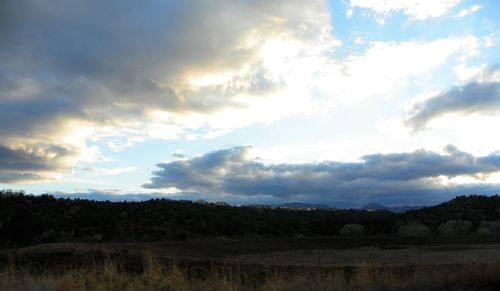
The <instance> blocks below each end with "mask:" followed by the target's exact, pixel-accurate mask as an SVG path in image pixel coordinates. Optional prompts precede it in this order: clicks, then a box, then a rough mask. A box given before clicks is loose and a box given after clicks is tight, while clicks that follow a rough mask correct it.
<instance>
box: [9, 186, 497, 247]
mask: <svg viewBox="0 0 500 291" xmlns="http://www.w3.org/2000/svg"><path fill="white" fill-rule="evenodd" d="M497 220H498V221H500V197H499V196H491V197H485V196H469V197H457V198H456V199H454V200H451V201H449V202H447V203H443V204H441V205H438V206H435V207H430V208H426V209H421V210H415V211H409V212H407V213H404V214H395V213H392V212H388V211H375V212H370V211H359V210H335V211H331V210H330V211H329V210H313V211H291V210H285V209H256V208H251V207H229V206H218V205H213V204H211V205H202V204H196V203H192V202H189V201H173V200H168V199H155V200H149V201H144V202H109V201H104V202H103V201H90V200H81V199H63V198H59V199H56V198H54V197H52V196H50V195H41V196H33V195H25V194H24V193H22V192H12V191H1V192H0V245H1V246H2V247H12V246H20V245H28V244H37V243H47V242H67V241H86V242H100V241H159V240H185V239H193V238H204V237H235V238H238V237H289V236H292V237H301V236H331V235H380V234H398V233H400V234H401V233H403V234H405V235H427V234H430V235H432V234H439V233H440V232H442V231H443V229H445V230H448V232H449V231H450V229H451V230H452V231H454V228H457V227H458V228H460V231H461V232H459V233H458V234H470V233H475V232H477V231H478V230H481V229H482V228H483V231H484V228H487V229H488V230H490V231H493V232H494V228H495V224H494V222H495V221H497ZM450 221H451V223H450ZM488 223H489V224H488ZM492 223H493V224H492ZM443 224H444V225H447V227H448V228H447V229H446V228H443ZM464 225H465V226H464ZM498 226H499V227H500V223H499V225H498ZM488 227H489V228H488ZM465 228H467V230H466V231H465V232H464V231H463V230H464V229H465ZM402 229H403V230H405V231H406V232H404V231H403V232H402V231H401V230H402ZM412 231H414V233H412ZM499 231H500V230H499ZM408 232H409V233H408ZM452 234H453V233H452Z"/></svg>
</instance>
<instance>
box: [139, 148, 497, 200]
mask: <svg viewBox="0 0 500 291" xmlns="http://www.w3.org/2000/svg"><path fill="white" fill-rule="evenodd" d="M248 151H249V148H248V147H237V148H231V149H225V150H220V151H215V152H211V153H207V154H205V155H203V156H199V157H194V158H191V159H187V160H180V161H174V162H169V163H161V164H158V165H157V166H158V167H159V170H157V171H154V172H153V177H152V179H151V182H150V183H148V184H146V185H144V187H146V188H153V189H155V188H167V187H176V188H178V189H180V190H182V191H193V192H199V193H207V195H209V194H208V193H216V194H217V193H229V194H233V195H242V196H253V195H268V196H271V197H275V198H282V199H307V200H312V201H319V200H322V201H341V200H342V201H344V202H346V201H350V202H351V203H352V202H353V201H354V200H355V199H359V198H363V199H370V197H372V198H371V199H375V198H380V199H382V198H384V197H386V199H389V200H391V199H392V200H393V201H394V200H397V199H398V197H406V198H407V199H408V198H409V197H412V198H413V200H415V201H417V200H418V199H420V198H424V197H426V196H428V197H426V199H424V200H429V199H430V198H431V196H432V195H431V194H434V193H439V192H443V191H444V186H443V185H442V184H441V183H440V182H438V181H436V180H434V179H432V178H436V177H439V176H447V177H448V178H453V177H457V176H472V177H478V178H481V177H484V176H485V175H488V174H490V173H493V172H497V171H500V155H499V154H497V153H493V154H491V155H488V156H484V157H475V156H473V155H471V154H469V153H465V152H462V151H459V150H458V149H456V148H455V147H453V146H451V145H450V146H448V147H446V149H445V152H446V153H445V154H439V153H435V152H431V151H425V150H417V151H414V152H411V153H394V154H376V155H367V156H364V157H362V160H363V162H359V163H341V162H330V161H326V162H321V163H311V164H272V165H265V164H263V163H261V162H259V161H258V160H255V159H250V158H249V157H248ZM457 187H458V186H457ZM478 187H479V186H477V187H476V188H471V187H468V188H467V189H468V191H471V190H474V189H478ZM457 189H458V188H457ZM495 189H498V187H497V188H495ZM446 191H448V190H446ZM391 197H392V198H391ZM410 201H411V199H410Z"/></svg>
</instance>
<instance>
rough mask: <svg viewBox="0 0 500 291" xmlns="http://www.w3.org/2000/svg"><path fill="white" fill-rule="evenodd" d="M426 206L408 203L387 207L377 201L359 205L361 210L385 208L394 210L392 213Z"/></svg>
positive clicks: (380, 209)
mask: <svg viewBox="0 0 500 291" xmlns="http://www.w3.org/2000/svg"><path fill="white" fill-rule="evenodd" d="M424 207H426V206H409V205H405V206H393V207H388V206H384V205H382V204H380V203H377V202H371V203H369V204H367V205H365V206H363V207H361V208H360V209H361V210H367V211H382V210H387V211H390V212H394V213H403V212H406V211H410V210H418V209H422V208H424Z"/></svg>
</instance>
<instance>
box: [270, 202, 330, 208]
mask: <svg viewBox="0 0 500 291" xmlns="http://www.w3.org/2000/svg"><path fill="white" fill-rule="evenodd" d="M273 207H274V208H289V209H329V208H332V209H335V207H330V206H328V205H325V204H317V203H302V202H287V203H283V204H279V205H273Z"/></svg>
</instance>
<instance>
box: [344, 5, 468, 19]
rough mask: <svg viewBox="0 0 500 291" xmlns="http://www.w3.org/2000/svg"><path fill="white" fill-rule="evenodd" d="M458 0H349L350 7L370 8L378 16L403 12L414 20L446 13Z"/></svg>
mask: <svg viewBox="0 0 500 291" xmlns="http://www.w3.org/2000/svg"><path fill="white" fill-rule="evenodd" d="M459 2H460V0H411V1H405V0H351V2H350V9H353V8H356V7H358V8H363V9H370V10H372V11H374V12H375V13H376V14H378V15H380V16H384V17H385V16H387V15H389V14H391V13H394V12H399V11H401V12H403V13H404V14H406V15H407V16H408V17H410V18H412V19H415V20H425V19H427V18H435V17H439V16H442V15H444V14H446V13H447V12H448V11H450V9H451V8H453V7H454V6H455V5H457V4H458V3H459Z"/></svg>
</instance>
